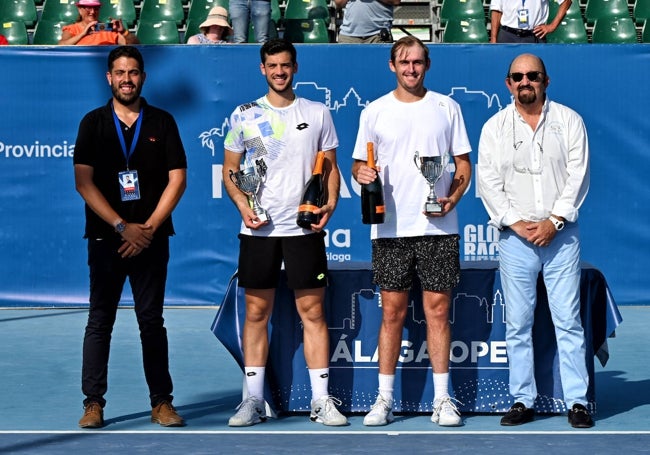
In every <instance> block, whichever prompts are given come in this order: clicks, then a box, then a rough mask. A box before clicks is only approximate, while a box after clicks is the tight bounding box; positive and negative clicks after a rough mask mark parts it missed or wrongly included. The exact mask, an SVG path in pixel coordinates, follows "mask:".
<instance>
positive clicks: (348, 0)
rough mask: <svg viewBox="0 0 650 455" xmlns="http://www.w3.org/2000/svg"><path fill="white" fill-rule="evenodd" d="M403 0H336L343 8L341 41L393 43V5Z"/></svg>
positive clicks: (340, 7)
mask: <svg viewBox="0 0 650 455" xmlns="http://www.w3.org/2000/svg"><path fill="white" fill-rule="evenodd" d="M400 2H401V0H334V3H335V4H336V8H337V9H343V24H342V25H341V29H340V30H339V37H338V42H339V43H352V44H363V43H392V42H393V35H392V33H391V31H390V29H391V28H392V26H393V7H394V6H397V5H399V4H400Z"/></svg>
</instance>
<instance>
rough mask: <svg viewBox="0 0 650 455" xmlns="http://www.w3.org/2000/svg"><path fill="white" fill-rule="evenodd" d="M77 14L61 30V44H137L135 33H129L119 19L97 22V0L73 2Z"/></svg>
mask: <svg viewBox="0 0 650 455" xmlns="http://www.w3.org/2000/svg"><path fill="white" fill-rule="evenodd" d="M75 5H76V6H77V9H78V10H79V16H78V17H77V21H76V22H75V23H74V24H70V25H66V26H64V27H63V29H62V30H61V31H62V33H61V39H60V40H59V44H61V45H80V46H97V45H115V44H122V45H124V44H137V43H138V39H137V38H136V36H135V34H131V33H129V31H128V29H127V28H126V27H124V24H123V23H122V20H121V19H112V20H111V21H110V22H108V23H106V24H101V23H100V22H99V10H100V8H101V7H102V2H100V1H99V0H78V1H77V3H76V4H75Z"/></svg>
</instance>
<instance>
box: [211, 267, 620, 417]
mask: <svg viewBox="0 0 650 455" xmlns="http://www.w3.org/2000/svg"><path fill="white" fill-rule="evenodd" d="M349 267H351V268H349V269H341V268H340V267H336V268H334V269H333V270H332V271H331V273H330V281H329V284H330V285H329V287H328V289H327V295H326V312H327V324H328V328H329V336H330V380H329V389H330V393H331V394H332V395H334V396H336V397H337V398H339V399H340V400H341V401H342V402H343V405H342V410H345V411H357V412H361V411H367V410H368V409H370V406H371V405H372V404H373V403H374V401H375V398H376V397H377V386H378V384H377V374H378V354H377V340H378V333H379V327H380V325H381V318H382V312H381V296H380V294H379V292H378V290H377V288H376V286H374V285H373V284H372V276H371V275H372V272H371V270H370V268H369V267H368V265H367V264H366V265H363V264H351V265H350V266H349ZM496 267H497V264H496V263H495V262H481V263H465V264H464V267H463V270H462V275H461V282H460V284H459V286H458V287H457V288H456V289H454V292H453V295H452V302H451V311H450V323H451V332H452V338H451V339H452V342H451V353H450V364H449V365H450V373H451V385H452V387H453V391H454V396H455V398H456V399H457V400H458V401H459V402H460V403H458V408H459V409H460V410H461V411H463V412H477V413H490V412H505V411H507V410H508V409H509V408H510V406H511V405H512V404H513V403H512V397H511V396H510V394H509V389H508V356H507V354H506V342H505V320H506V308H505V304H504V300H503V291H502V289H501V282H500V278H499V273H498V271H497V269H496ZM539 288H540V299H539V302H538V305H537V308H536V311H535V330H534V331H533V342H534V344H535V377H536V383H537V389H538V397H537V401H536V403H535V409H536V410H537V412H541V413H558V412H565V411H566V405H565V403H564V401H563V395H562V384H561V380H560V373H559V363H558V359H557V345H556V343H555V337H553V336H549V334H552V333H553V323H552V321H551V315H550V311H549V309H548V302H547V300H546V294H545V293H544V292H543V291H542V283H541V281H540V283H539ZM581 291H582V292H581V297H582V311H581V314H582V319H583V324H584V327H585V334H586V339H587V340H588V342H587V352H586V361H587V368H588V371H589V375H590V378H591V380H590V384H589V390H588V393H587V398H588V401H589V406H590V408H591V409H592V410H595V402H596V396H595V386H594V382H593V378H594V354H596V355H598V357H599V359H601V362H603V364H604V362H605V361H606V360H607V358H606V348H607V343H606V338H607V337H608V336H610V335H611V334H612V333H614V330H615V328H616V327H617V326H618V324H619V323H620V321H621V318H620V314H619V312H618V310H617V308H616V305H615V304H614V302H613V300H612V299H611V295H610V294H609V290H608V288H607V283H606V282H605V278H604V277H603V275H602V274H601V273H600V272H598V271H597V270H596V269H594V268H593V267H590V266H588V265H585V266H584V267H583V270H582V279H581ZM244 320H245V302H244V292H243V289H242V288H238V287H237V279H236V277H233V279H232V281H231V282H230V285H229V287H228V292H227V295H226V298H225V300H224V302H223V304H222V305H221V307H220V308H219V311H218V313H217V316H216V318H215V320H214V322H213V325H212V331H213V333H214V334H215V336H216V337H217V338H218V339H219V340H220V341H221V342H222V343H223V345H224V346H225V347H226V348H227V349H228V351H229V352H230V353H231V354H232V356H233V358H234V359H235V360H236V361H237V363H238V364H239V365H240V366H241V367H242V368H243V353H242V348H241V336H242V330H243V324H244ZM270 325H271V330H270V346H269V362H268V364H267V375H266V378H267V380H268V388H267V395H266V398H267V401H268V402H269V403H271V402H272V403H273V406H274V407H275V408H276V409H277V410H279V411H308V410H309V409H310V400H311V386H310V381H309V372H308V370H307V365H306V363H305V360H304V352H303V344H302V339H303V330H302V324H301V322H300V318H299V316H298V314H297V312H296V310H295V304H294V295H293V292H292V291H290V290H289V289H287V287H286V285H285V282H284V275H283V279H282V280H281V281H280V286H279V289H278V293H277V295H276V301H275V307H274V313H273V315H272V317H271V323H270ZM603 355H605V357H603ZM395 375H396V378H395V379H396V380H395V391H394V399H395V402H394V406H393V409H394V410H395V411H403V412H432V411H433V409H432V406H433V403H432V400H433V377H432V374H431V364H430V359H429V351H428V349H427V343H426V322H425V318H424V313H423V310H422V300H421V290H420V288H419V284H418V285H416V286H415V287H414V289H413V290H412V292H411V293H410V296H409V306H408V312H407V316H406V320H405V325H404V331H403V337H402V344H401V351H400V357H399V360H398V365H397V371H396V374H395Z"/></svg>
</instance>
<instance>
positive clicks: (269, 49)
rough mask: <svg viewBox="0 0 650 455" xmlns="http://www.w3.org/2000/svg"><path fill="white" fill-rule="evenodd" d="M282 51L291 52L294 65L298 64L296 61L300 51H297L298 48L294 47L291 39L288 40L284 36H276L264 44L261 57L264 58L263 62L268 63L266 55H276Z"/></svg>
mask: <svg viewBox="0 0 650 455" xmlns="http://www.w3.org/2000/svg"><path fill="white" fill-rule="evenodd" d="M280 52H288V53H290V54H291V63H293V64H294V65H295V64H296V61H297V59H298V57H297V56H298V53H297V52H296V48H295V47H294V45H293V44H291V42H290V41H287V40H286V39H282V38H276V39H272V40H269V41H267V42H266V43H264V44H263V45H262V47H261V48H260V59H261V60H262V63H266V57H267V56H269V55H275V54H279V53H280Z"/></svg>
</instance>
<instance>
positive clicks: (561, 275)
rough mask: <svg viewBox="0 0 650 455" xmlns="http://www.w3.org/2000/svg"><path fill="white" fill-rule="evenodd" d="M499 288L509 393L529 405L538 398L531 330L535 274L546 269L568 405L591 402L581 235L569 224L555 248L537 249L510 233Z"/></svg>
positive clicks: (502, 244) (502, 246) (505, 235)
mask: <svg viewBox="0 0 650 455" xmlns="http://www.w3.org/2000/svg"><path fill="white" fill-rule="evenodd" d="M499 267H500V272H501V285H502V287H503V294H504V298H505V301H506V349H507V353H508V361H509V366H510V394H511V395H512V396H513V397H514V398H515V401H516V402H517V401H518V402H521V403H523V404H524V405H525V406H526V407H530V408H532V407H534V403H535V398H536V397H537V386H536V384H535V365H534V357H533V339H532V330H533V323H534V315H535V305H536V304H537V292H536V287H537V276H538V274H539V272H540V271H542V273H543V276H544V283H545V285H546V290H547V294H548V302H549V308H550V310H551V318H552V320H553V324H554V326H555V338H556V340H557V347H558V356H559V362H560V379H561V381H562V391H563V393H564V402H565V403H566V404H567V406H568V407H569V408H571V406H573V404H575V403H580V404H582V405H586V404H587V387H588V384H589V375H588V373H587V364H586V360H585V336H584V332H583V329H582V323H581V320H580V273H581V270H580V231H579V228H578V224H577V223H566V227H565V228H564V229H563V230H562V231H559V232H558V233H557V235H556V236H555V238H554V239H553V241H552V242H551V245H549V246H547V247H537V246H535V245H533V244H531V243H529V242H527V241H526V240H524V239H522V238H521V237H519V236H518V235H517V234H515V232H514V231H512V230H510V229H506V230H505V231H503V232H501V236H500V239H499Z"/></svg>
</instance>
